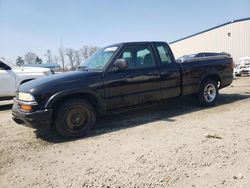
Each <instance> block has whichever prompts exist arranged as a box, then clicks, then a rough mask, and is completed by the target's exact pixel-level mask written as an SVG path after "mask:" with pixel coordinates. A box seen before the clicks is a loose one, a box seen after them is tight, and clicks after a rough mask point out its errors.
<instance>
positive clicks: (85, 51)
mask: <svg viewBox="0 0 250 188" xmlns="http://www.w3.org/2000/svg"><path fill="white" fill-rule="evenodd" d="M99 49H100V48H99V47H97V46H87V45H85V46H83V47H82V48H81V49H80V53H81V55H82V57H83V60H86V59H88V58H89V57H90V56H92V55H93V54H94V53H95V52H96V51H97V50H99Z"/></svg>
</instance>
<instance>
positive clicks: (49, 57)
mask: <svg viewBox="0 0 250 188" xmlns="http://www.w3.org/2000/svg"><path fill="white" fill-rule="evenodd" d="M44 56H46V57H47V60H46V61H47V63H48V64H51V63H53V58H52V53H51V50H50V49H48V50H47V51H46V53H45V54H44Z"/></svg>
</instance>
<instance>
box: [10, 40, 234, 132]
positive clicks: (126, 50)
mask: <svg viewBox="0 0 250 188" xmlns="http://www.w3.org/2000/svg"><path fill="white" fill-rule="evenodd" d="M232 80H233V60H232V58H230V57H228V56H223V55H221V56H216V57H205V58H194V59H192V60H190V59H189V60H188V62H185V61H184V62H182V63H178V62H176V61H175V58H174V55H173V53H172V51H171V49H170V47H169V46H168V44H167V43H165V42H129V43H120V44H115V45H111V46H108V47H104V48H102V49H100V50H99V51H98V52H96V53H95V54H94V55H93V56H92V57H90V58H89V59H88V60H86V61H85V62H84V63H83V64H82V65H81V66H80V67H78V69H77V70H76V71H72V72H68V73H62V74H57V75H52V76H49V77H44V78H40V79H36V80H34V81H30V82H28V83H25V84H22V85H21V86H20V88H19V89H18V91H17V94H16V97H15V103H14V105H13V108H12V114H13V119H14V121H15V122H16V123H18V124H25V125H26V126H29V127H34V128H42V127H45V126H47V125H54V124H55V126H56V128H57V130H58V132H59V133H60V134H61V135H63V136H64V137H78V136H82V135H85V134H86V133H87V132H88V131H89V130H90V129H91V128H92V127H93V126H94V124H95V121H96V117H97V116H100V115H105V114H109V113H112V112H117V111H122V110H125V109H128V108H131V107H134V106H138V105H142V104H147V103H152V102H156V101H161V100H165V99H169V98H173V97H181V96H185V95H191V94H194V95H195V96H196V97H197V101H198V102H199V103H200V104H201V105H203V106H210V105H213V104H214V103H215V101H216V99H217V96H218V90H219V89H221V88H224V87H226V86H228V85H230V84H231V83H232Z"/></svg>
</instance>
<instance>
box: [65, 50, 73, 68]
mask: <svg viewBox="0 0 250 188" xmlns="http://www.w3.org/2000/svg"><path fill="white" fill-rule="evenodd" d="M65 55H66V56H68V59H69V63H70V66H71V70H73V69H74V62H75V50H74V49H73V48H66V49H65Z"/></svg>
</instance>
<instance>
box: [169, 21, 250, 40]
mask: <svg viewBox="0 0 250 188" xmlns="http://www.w3.org/2000/svg"><path fill="white" fill-rule="evenodd" d="M246 20H250V17H249V18H242V19H237V20H232V21H230V22H226V23H224V24H221V25H218V26H215V27H212V28H210V29H207V30H204V31H201V32H199V33H195V34H193V35H189V36H187V37H183V38H181V39H178V40H175V41H173V42H170V43H169V44H173V43H175V42H179V41H181V40H184V39H187V38H190V37H193V36H196V35H199V34H202V33H205V32H208V31H211V30H213V29H217V28H219V27H223V26H225V25H229V24H232V23H236V22H241V21H246Z"/></svg>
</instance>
